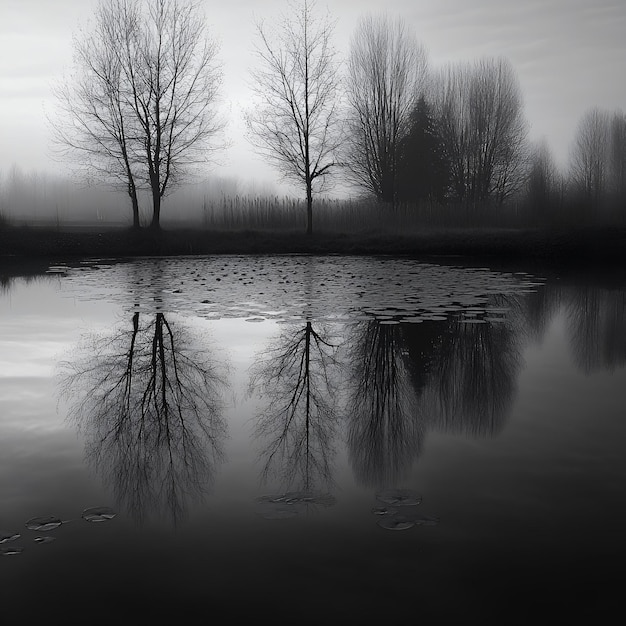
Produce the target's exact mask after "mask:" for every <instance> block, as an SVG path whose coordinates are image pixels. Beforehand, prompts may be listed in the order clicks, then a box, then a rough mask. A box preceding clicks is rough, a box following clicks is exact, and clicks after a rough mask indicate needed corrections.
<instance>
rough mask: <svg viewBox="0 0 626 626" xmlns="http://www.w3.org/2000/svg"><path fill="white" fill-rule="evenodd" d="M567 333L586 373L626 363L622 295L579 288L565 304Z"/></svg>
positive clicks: (625, 300) (625, 314) (625, 301)
mask: <svg viewBox="0 0 626 626" xmlns="http://www.w3.org/2000/svg"><path fill="white" fill-rule="evenodd" d="M567 319H568V333H569V336H570V342H571V345H572V350H573V353H574V359H575V361H576V363H577V365H578V366H579V367H580V368H581V369H582V370H583V371H584V372H585V373H586V374H589V373H591V372H594V371H597V370H601V369H607V370H609V371H613V370H614V369H615V368H617V367H623V366H624V364H626V293H625V292H624V291H622V290H609V289H602V288H598V287H595V286H589V285H587V286H583V287H579V288H577V289H575V290H573V293H572V294H571V297H570V298H569V301H568V303H567Z"/></svg>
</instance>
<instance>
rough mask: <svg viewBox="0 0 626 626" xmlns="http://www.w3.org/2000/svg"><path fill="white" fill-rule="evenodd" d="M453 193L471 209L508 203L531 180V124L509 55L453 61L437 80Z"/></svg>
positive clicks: (442, 132) (442, 131)
mask: <svg viewBox="0 0 626 626" xmlns="http://www.w3.org/2000/svg"><path fill="white" fill-rule="evenodd" d="M436 84H437V92H438V95H437V98H436V99H437V101H438V103H439V107H440V109H439V117H440V129H441V136H442V139H443V142H444V146H445V151H446V154H447V156H448V159H449V164H450V168H451V176H452V191H453V194H454V196H455V197H456V199H457V200H459V201H461V202H463V203H464V204H466V205H467V206H468V207H476V206H479V205H480V204H482V203H484V202H487V201H495V202H496V203H502V202H503V201H504V200H505V199H506V198H508V197H510V196H511V195H512V194H513V193H515V192H517V191H518V190H519V189H520V187H521V185H522V184H523V182H524V180H525V166H526V136H527V132H528V128H527V123H526V121H525V118H524V114H523V101H522V93H521V88H520V86H519V82H518V80H517V76H516V74H515V72H514V70H513V68H512V66H511V65H510V63H509V62H508V61H506V60H505V59H490V58H486V59H481V60H479V61H476V62H474V63H461V64H457V65H451V66H448V67H447V68H445V69H444V71H442V72H441V73H440V75H439V77H438V80H437V81H436Z"/></svg>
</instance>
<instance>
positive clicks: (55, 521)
mask: <svg viewBox="0 0 626 626" xmlns="http://www.w3.org/2000/svg"><path fill="white" fill-rule="evenodd" d="M62 523H63V522H62V521H61V520H60V519H59V518H58V517H32V518H31V519H29V520H28V521H27V522H26V528H28V530H43V531H48V530H54V529H55V528H58V527H59V526H60V525H61V524H62Z"/></svg>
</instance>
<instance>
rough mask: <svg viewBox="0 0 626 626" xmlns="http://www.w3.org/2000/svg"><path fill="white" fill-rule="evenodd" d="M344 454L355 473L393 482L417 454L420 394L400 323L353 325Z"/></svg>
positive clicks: (367, 480)
mask: <svg viewBox="0 0 626 626" xmlns="http://www.w3.org/2000/svg"><path fill="white" fill-rule="evenodd" d="M347 350H348V353H347V362H348V363H351V364H352V367H351V372H350V377H349V385H350V387H349V389H350V390H349V396H348V406H347V415H348V419H349V424H348V454H349V458H350V462H351V464H352V467H353V471H354V473H355V476H356V477H357V479H358V480H359V481H360V482H361V483H363V484H365V485H368V486H375V487H384V486H390V485H394V484H395V483H396V482H397V481H399V480H401V479H402V478H404V476H405V475H406V473H407V471H408V470H409V469H410V467H411V464H412V463H413V462H414V461H415V460H416V459H417V457H418V455H419V452H420V449H421V445H422V439H423V429H422V423H421V421H420V412H419V410H418V405H419V403H418V397H417V394H416V389H415V386H414V381H413V379H412V374H411V368H410V362H409V359H408V357H407V352H406V348H405V345H404V341H403V337H402V329H401V327H400V326H399V325H387V324H381V323H380V322H379V321H377V320H372V321H369V322H362V323H359V324H357V325H356V327H355V332H354V334H353V336H352V337H351V338H350V339H349V344H348V348H347Z"/></svg>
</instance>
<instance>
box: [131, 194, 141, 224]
mask: <svg viewBox="0 0 626 626" xmlns="http://www.w3.org/2000/svg"><path fill="white" fill-rule="evenodd" d="M130 200H131V202H132V204H133V229H134V230H139V228H140V226H141V225H140V224H139V200H137V191H136V190H135V189H133V191H132V194H131V196H130Z"/></svg>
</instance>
